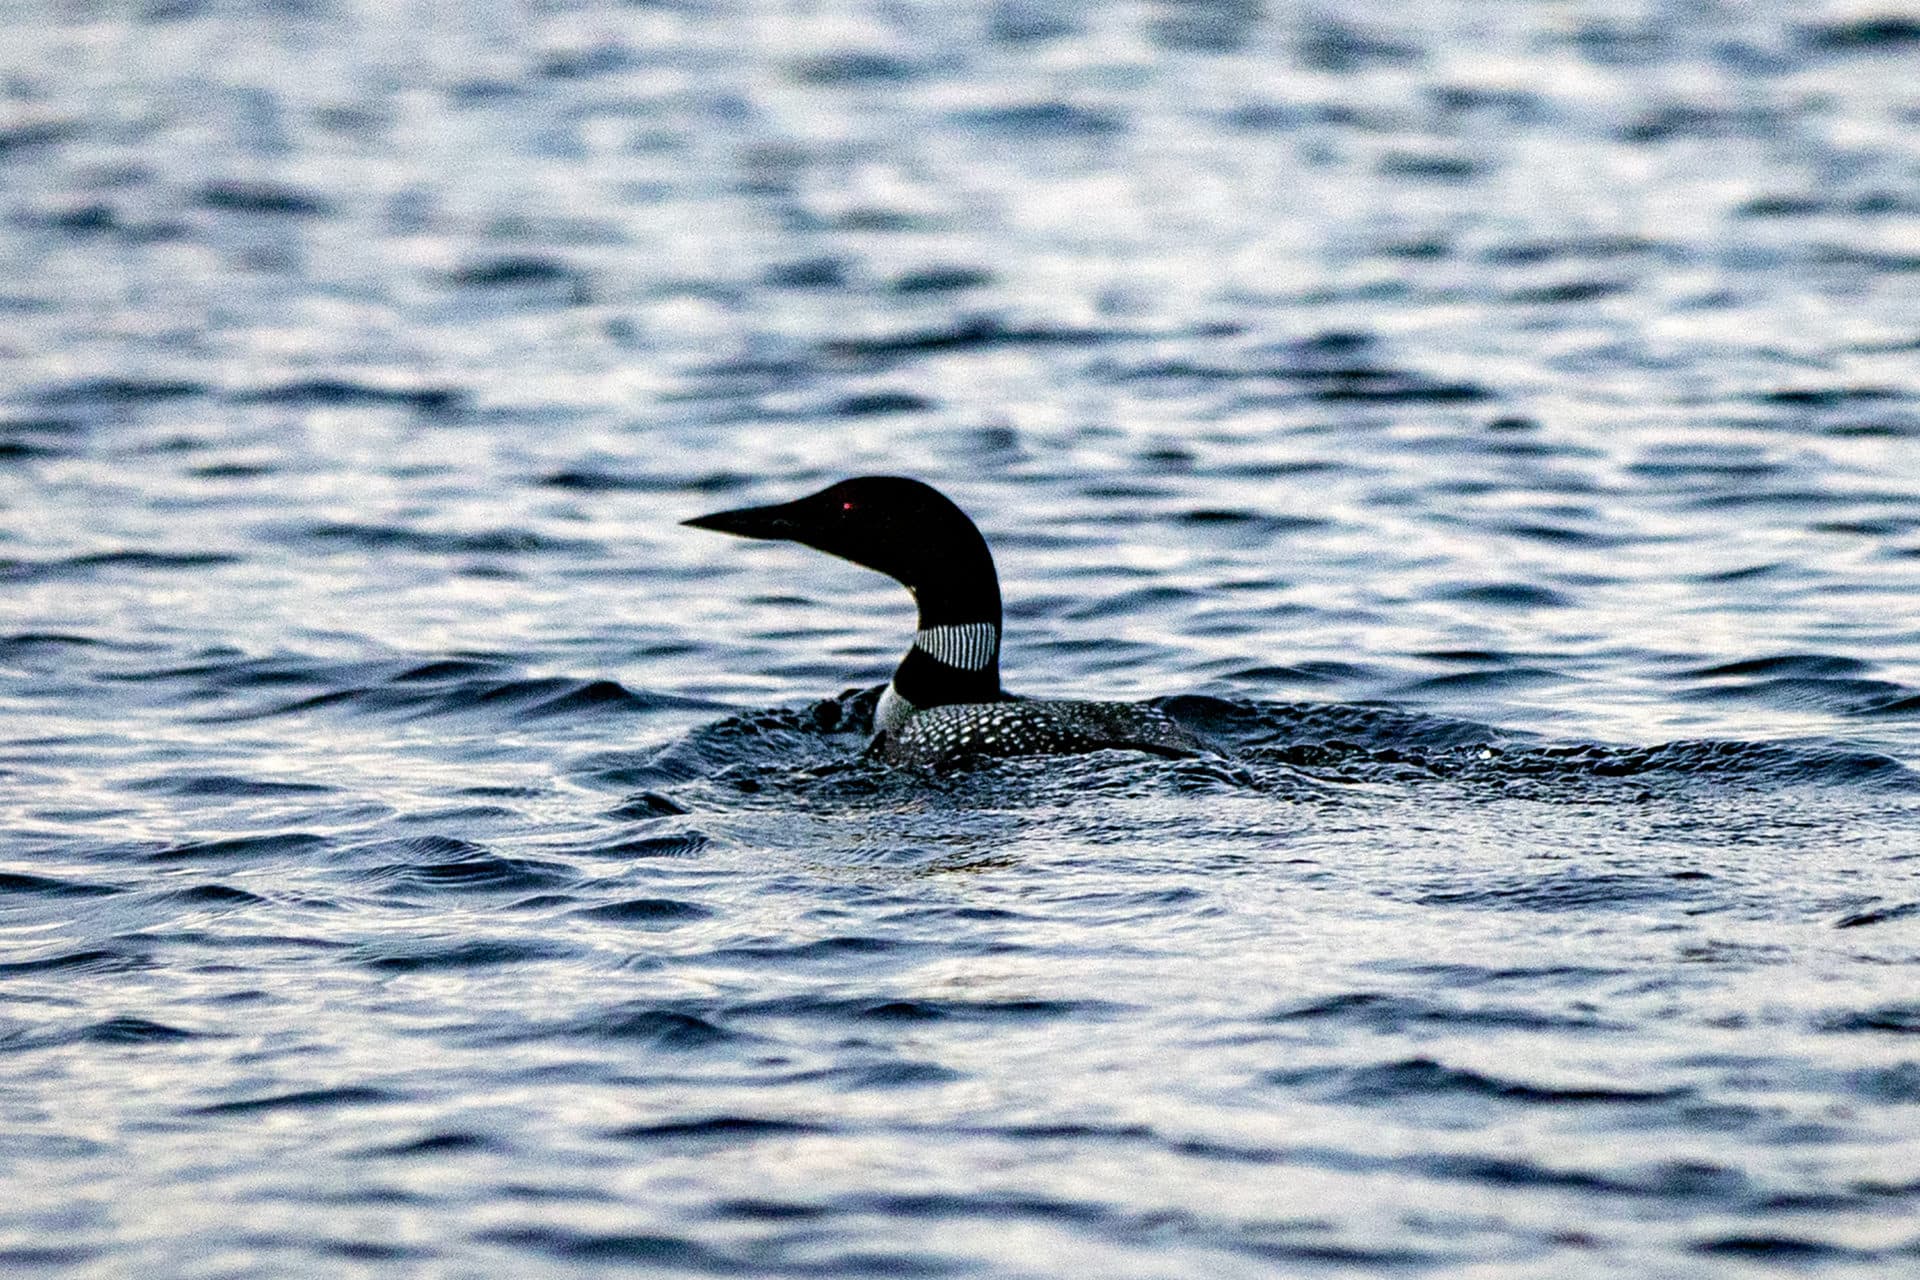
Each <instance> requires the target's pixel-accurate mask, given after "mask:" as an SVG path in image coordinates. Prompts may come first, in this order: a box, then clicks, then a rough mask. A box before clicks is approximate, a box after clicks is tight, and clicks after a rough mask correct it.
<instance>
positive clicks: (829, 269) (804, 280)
mask: <svg viewBox="0 0 1920 1280" xmlns="http://www.w3.org/2000/svg"><path fill="white" fill-rule="evenodd" d="M850 278H851V277H850V274H849V271H848V263H847V261H846V259H844V258H831V257H818V258H800V259H796V260H794V261H792V262H782V263H776V264H775V265H773V266H771V267H768V268H767V269H766V271H764V272H763V273H762V274H761V276H760V282H761V283H762V284H764V285H766V286H768V287H769V288H773V289H840V288H844V287H846V285H847V283H848V281H849V279H850Z"/></svg>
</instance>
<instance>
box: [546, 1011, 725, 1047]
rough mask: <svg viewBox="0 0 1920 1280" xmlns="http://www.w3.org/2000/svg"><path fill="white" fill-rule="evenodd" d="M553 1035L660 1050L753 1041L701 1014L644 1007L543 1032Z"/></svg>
mask: <svg viewBox="0 0 1920 1280" xmlns="http://www.w3.org/2000/svg"><path fill="white" fill-rule="evenodd" d="M553 1034H561V1035H565V1036H567V1037H568V1038H571V1039H587V1040H618V1041H622V1042H626V1043H632V1044H646V1045H651V1046H653V1047H654V1048H658V1049H711V1048H714V1047H716V1046H718V1045H724V1044H730V1043H733V1042H736V1041H739V1040H743V1039H748V1038H750V1037H747V1036H744V1035H742V1034H741V1033H740V1032H737V1031H730V1030H728V1029H727V1028H725V1027H723V1026H720V1025H719V1024H717V1023H714V1022H711V1021H709V1020H708V1019H706V1018H703V1017H700V1016H699V1015H698V1014H693V1013H685V1012H681V1011H679V1010H675V1009H656V1008H650V1007H647V1006H644V1005H631V1006H627V1007H623V1008H615V1009H606V1010H601V1011H598V1012H595V1013H591V1014H587V1015H584V1016H582V1017H579V1018H575V1019H573V1020H571V1021H569V1022H568V1023H567V1024H566V1025H565V1026H564V1027H563V1028H560V1029H558V1031H555V1030H553V1029H549V1030H547V1031H544V1032H543V1033H542V1038H545V1037H546V1036H550V1035H553Z"/></svg>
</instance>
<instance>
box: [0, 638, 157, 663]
mask: <svg viewBox="0 0 1920 1280" xmlns="http://www.w3.org/2000/svg"><path fill="white" fill-rule="evenodd" d="M143 647H146V646H143V645H140V644H136V643H128V642H126V641H117V640H104V639H101V638H99V637H97V636H83V635H74V634H71V633H69V632H64V631H18V632H15V633H14V634H12V635H9V636H0V658H7V659H16V658H20V657H24V656H26V655H28V654H34V653H41V652H63V651H65V650H68V649H119V650H137V649H140V648H143Z"/></svg>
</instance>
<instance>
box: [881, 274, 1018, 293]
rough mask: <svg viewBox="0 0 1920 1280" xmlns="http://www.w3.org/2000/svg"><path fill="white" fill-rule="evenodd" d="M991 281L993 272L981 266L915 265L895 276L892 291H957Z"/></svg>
mask: <svg viewBox="0 0 1920 1280" xmlns="http://www.w3.org/2000/svg"><path fill="white" fill-rule="evenodd" d="M992 283H993V273H992V272H991V271H988V270H986V269H985V268H982V267H917V268H915V269H914V270H912V271H907V272H904V273H902V274H901V275H899V276H897V277H895V279H894V280H893V283H892V284H890V285H889V286H888V288H890V289H891V290H892V291H893V292H894V293H901V294H923V293H958V292H960V291H962V290H965V289H978V288H981V287H983V286H985V285H989V284H992Z"/></svg>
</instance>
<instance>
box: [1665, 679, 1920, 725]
mask: <svg viewBox="0 0 1920 1280" xmlns="http://www.w3.org/2000/svg"><path fill="white" fill-rule="evenodd" d="M1674 696H1676V697H1679V698H1685V699H1688V700H1691V701H1699V702H1763V703H1766V704H1767V705H1769V706H1775V707H1785V708H1791V709H1802V708H1805V709H1811V710H1817V711H1825V712H1829V713H1831V714H1833V715H1838V716H1902V715H1908V714H1912V713H1915V712H1920V691H1916V690H1914V689H1911V688H1908V687H1907V686H1906V685H1900V684H1894V683H1893V682H1891V681H1888V680H1862V679H1843V678H1835V677H1821V676H1784V677H1780V678H1777V679H1769V680H1753V681H1748V682H1745V683H1739V684H1732V683H1725V684H1713V685H1709V686H1706V687H1704V688H1695V689H1683V690H1678V691H1676V692H1675V695H1674Z"/></svg>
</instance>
